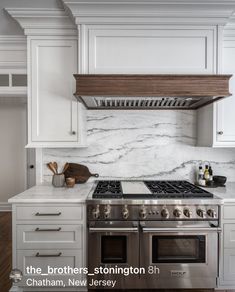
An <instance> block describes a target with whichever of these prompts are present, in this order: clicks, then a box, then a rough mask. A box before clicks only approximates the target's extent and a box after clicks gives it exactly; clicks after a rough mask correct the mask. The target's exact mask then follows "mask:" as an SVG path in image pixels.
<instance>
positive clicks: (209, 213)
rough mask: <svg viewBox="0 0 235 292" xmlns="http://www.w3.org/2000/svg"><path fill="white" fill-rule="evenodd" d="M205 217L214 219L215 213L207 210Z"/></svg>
mask: <svg viewBox="0 0 235 292" xmlns="http://www.w3.org/2000/svg"><path fill="white" fill-rule="evenodd" d="M207 215H208V216H209V217H212V218H216V212H215V210H214V209H209V210H207Z"/></svg>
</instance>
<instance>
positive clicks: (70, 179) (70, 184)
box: [65, 177, 75, 188]
mask: <svg viewBox="0 0 235 292" xmlns="http://www.w3.org/2000/svg"><path fill="white" fill-rule="evenodd" d="M65 182H66V185H67V187H68V188H73V187H74V185H75V178H74V177H67V178H66V179H65Z"/></svg>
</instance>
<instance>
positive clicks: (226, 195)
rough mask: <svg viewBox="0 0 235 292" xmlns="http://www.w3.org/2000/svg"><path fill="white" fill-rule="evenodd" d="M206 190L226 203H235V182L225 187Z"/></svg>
mask: <svg viewBox="0 0 235 292" xmlns="http://www.w3.org/2000/svg"><path fill="white" fill-rule="evenodd" d="M205 190H207V191H208V192H210V193H212V194H214V195H215V196H217V197H219V198H221V199H223V202H224V203H235V182H228V183H226V186H225V187H217V188H205Z"/></svg>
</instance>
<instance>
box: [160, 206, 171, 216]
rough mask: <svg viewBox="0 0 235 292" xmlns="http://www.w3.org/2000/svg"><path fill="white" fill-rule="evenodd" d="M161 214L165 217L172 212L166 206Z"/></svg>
mask: <svg viewBox="0 0 235 292" xmlns="http://www.w3.org/2000/svg"><path fill="white" fill-rule="evenodd" d="M161 215H162V217H163V218H168V217H169V215H170V214H169V211H168V210H167V209H166V208H164V209H162V212H161Z"/></svg>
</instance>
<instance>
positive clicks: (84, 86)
mask: <svg viewBox="0 0 235 292" xmlns="http://www.w3.org/2000/svg"><path fill="white" fill-rule="evenodd" d="M231 76H232V75H121V74H116V75H113V74H112V75H108V74H106V75H85V74H77V75H74V77H75V78H76V92H75V96H76V97H77V99H78V100H79V101H81V102H83V103H84V104H85V106H86V107H87V108H88V109H198V108H200V107H202V106H205V105H207V104H210V103H212V102H214V101H217V100H219V99H221V98H224V97H226V96H230V95H231V94H230V93H229V79H230V78H231Z"/></svg>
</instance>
